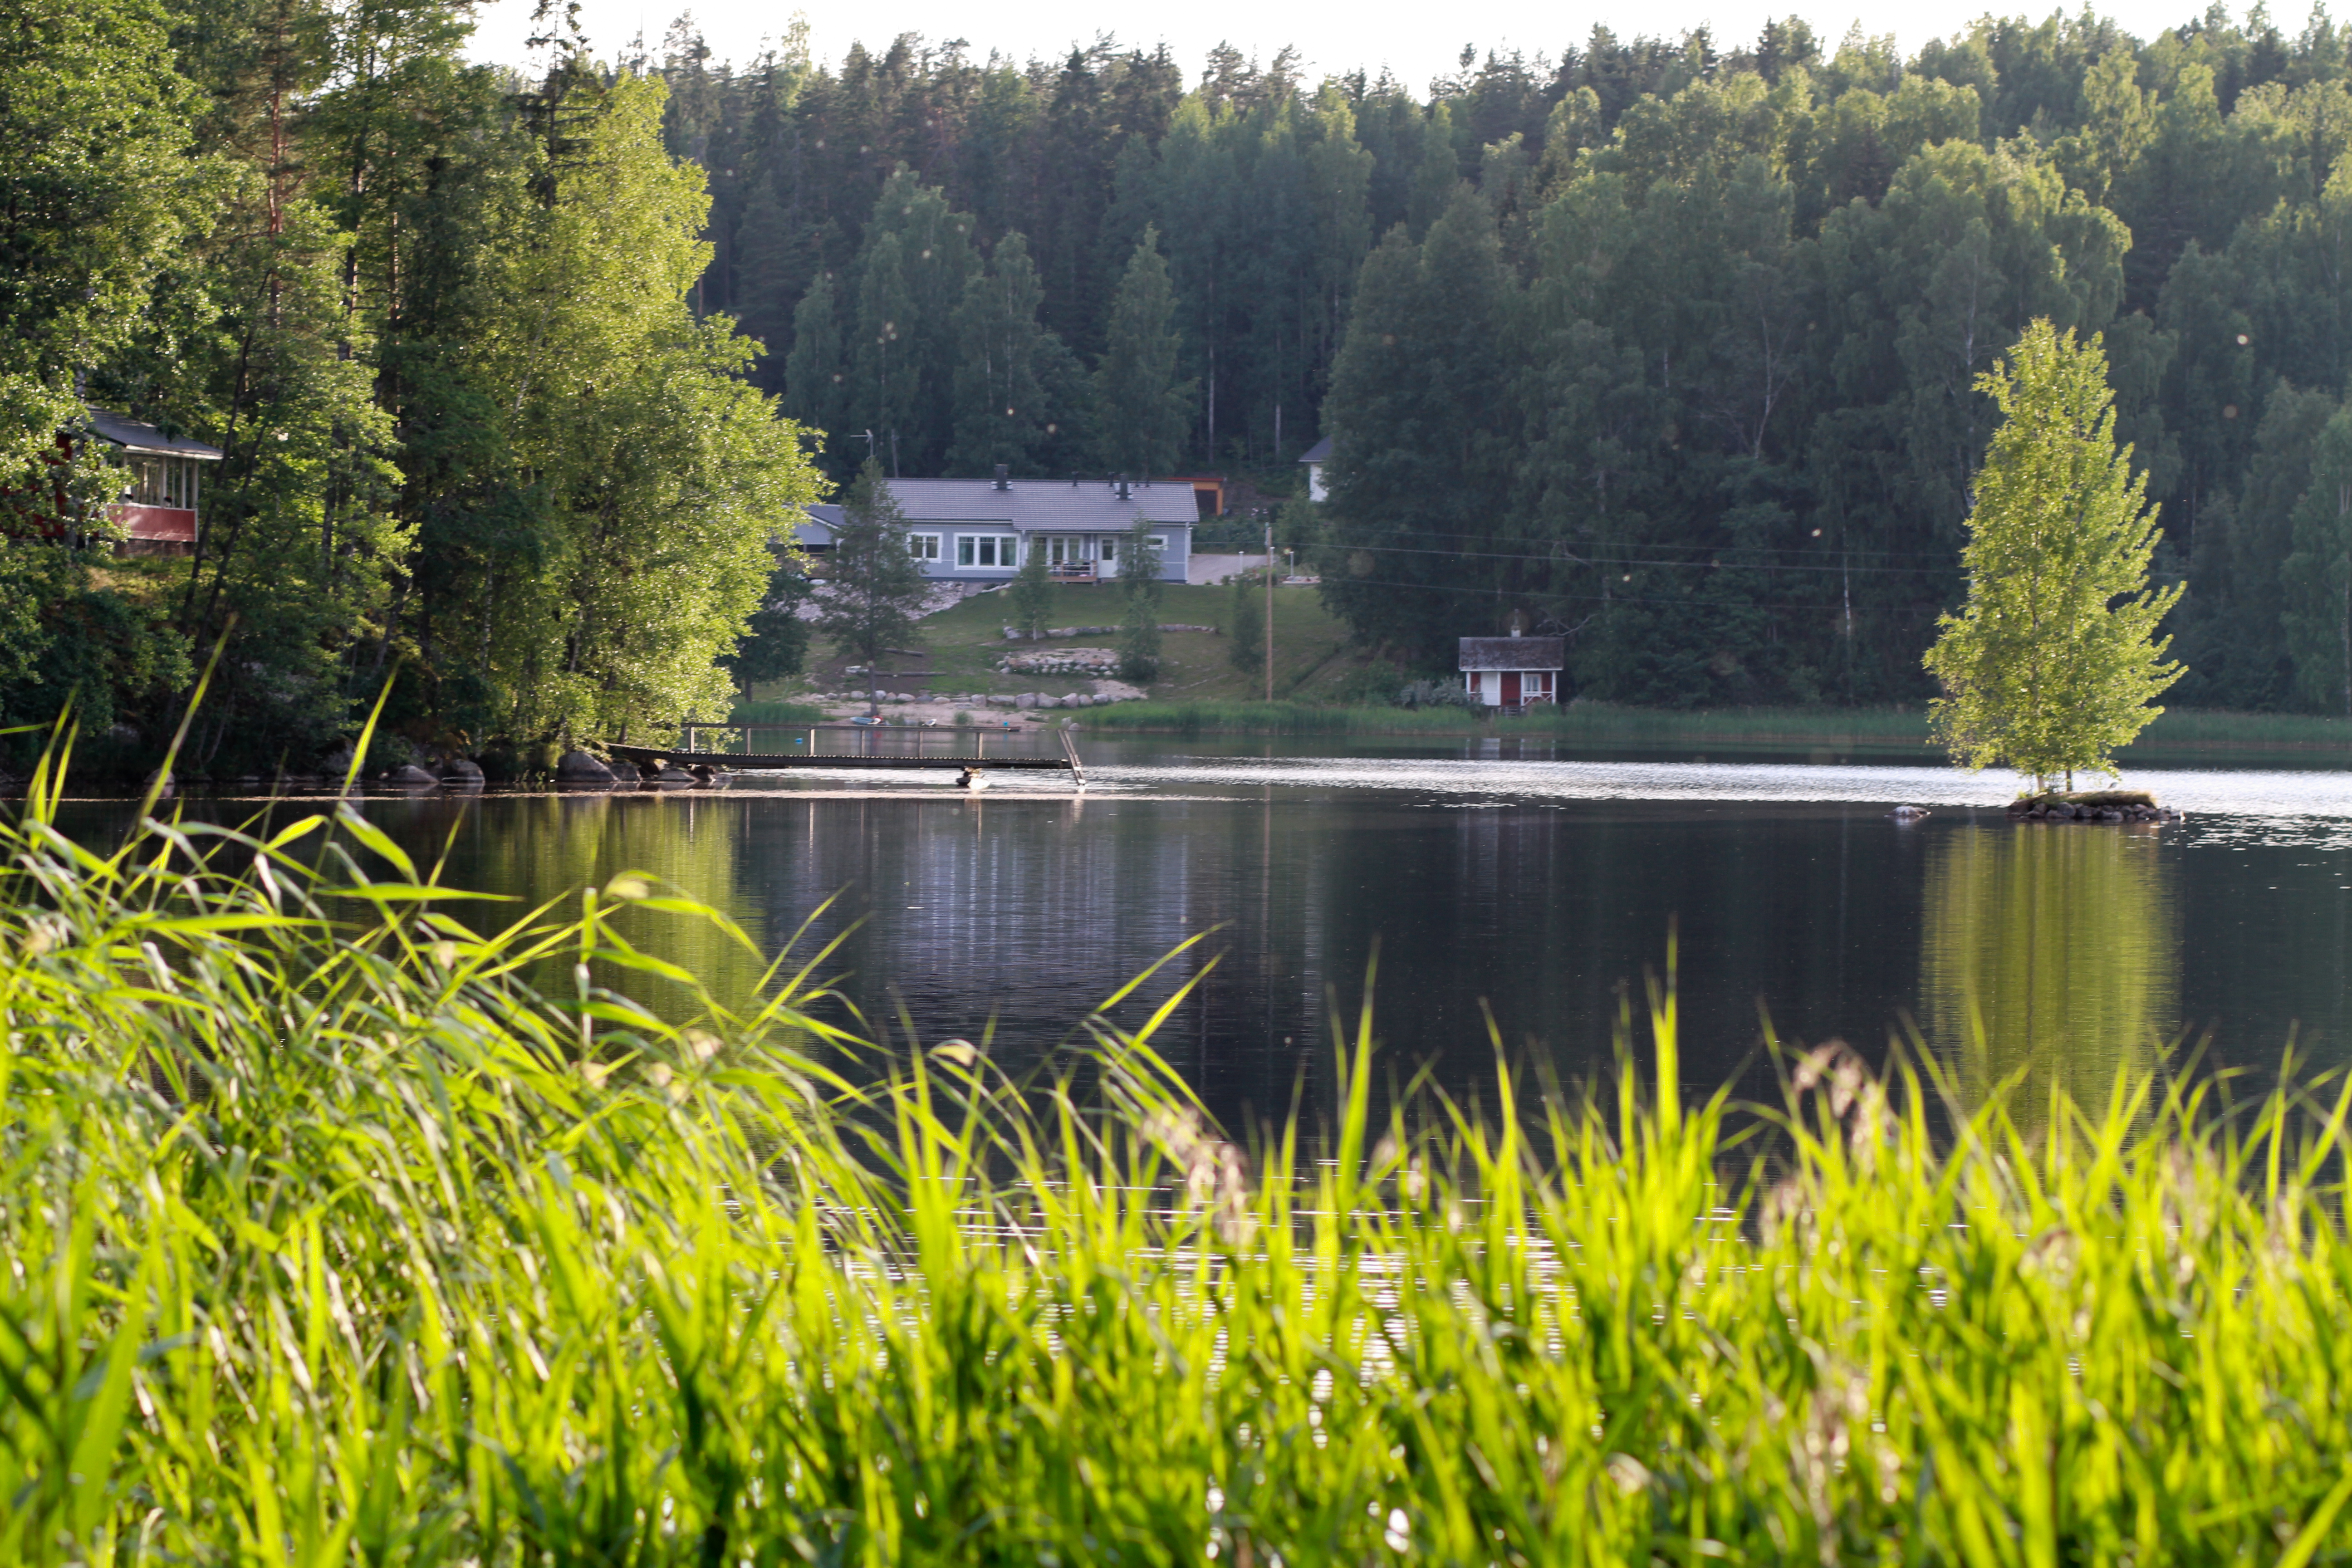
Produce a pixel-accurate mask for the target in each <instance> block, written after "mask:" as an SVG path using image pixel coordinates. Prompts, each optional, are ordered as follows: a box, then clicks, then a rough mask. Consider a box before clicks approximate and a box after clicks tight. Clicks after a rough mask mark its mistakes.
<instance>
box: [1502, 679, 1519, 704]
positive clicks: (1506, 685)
mask: <svg viewBox="0 0 2352 1568" xmlns="http://www.w3.org/2000/svg"><path fill="white" fill-rule="evenodd" d="M1518 705H1519V672H1518V671H1517V670H1516V669H1507V670H1505V671H1503V706H1504V707H1506V708H1517V706H1518Z"/></svg>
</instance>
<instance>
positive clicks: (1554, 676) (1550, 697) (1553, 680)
mask: <svg viewBox="0 0 2352 1568" xmlns="http://www.w3.org/2000/svg"><path fill="white" fill-rule="evenodd" d="M1515 673H1516V674H1517V676H1518V678H1519V705H1520V706H1521V707H1527V706H1529V705H1531V704H1534V703H1538V702H1557V701H1559V671H1558V670H1553V669H1523V670H1518V671H1516V672H1515ZM1462 689H1463V690H1465V691H1466V692H1468V693H1469V694H1470V695H1471V697H1472V698H1474V699H1475V700H1477V701H1479V702H1481V703H1483V704H1485V705H1486V707H1489V708H1500V707H1501V706H1502V705H1503V671H1501V670H1499V669H1473V670H1468V671H1465V673H1464V675H1463V677H1462Z"/></svg>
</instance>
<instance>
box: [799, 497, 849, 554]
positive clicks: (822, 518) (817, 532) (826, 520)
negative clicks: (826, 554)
mask: <svg viewBox="0 0 2352 1568" xmlns="http://www.w3.org/2000/svg"><path fill="white" fill-rule="evenodd" d="M801 510H803V511H804V512H806V513H807V514H808V518H807V521H804V522H803V523H802V524H801V525H800V527H799V529H798V530H797V531H796V533H797V535H798V538H799V541H800V542H801V543H803V544H816V545H826V544H831V543H832V542H833V531H834V530H835V529H836V528H839V527H840V526H841V509H840V508H839V507H837V506H811V507H803V508H802V509H801Z"/></svg>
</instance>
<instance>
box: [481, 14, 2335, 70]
mask: <svg viewBox="0 0 2352 1568" xmlns="http://www.w3.org/2000/svg"><path fill="white" fill-rule="evenodd" d="M2058 8H2059V7H2058V6H2057V5H2053V3H2052V0H2023V3H2021V0H2011V3H2009V4H2005V5H2001V4H1995V5H1988V3H1987V0H1916V3H1913V4H1895V3H1894V0H1873V3H1871V4H1868V5H1855V4H1854V3H1853V0H1841V4H1840V5H1839V8H1838V9H1835V10H1833V11H1832V10H1822V9H1811V8H1808V7H1806V6H1805V5H1801V4H1798V5H1791V4H1790V3H1789V0H1779V3H1778V4H1772V3H1768V0H1752V3H1748V0H1741V3H1733V0H1653V3H1652V4H1648V5H1615V6H1602V7H1597V8H1581V7H1580V8H1569V7H1564V6H1561V5H1557V4H1551V3H1544V0H1485V3H1483V4H1481V5H1477V6H1475V7H1473V8H1467V9H1465V10H1464V11H1463V12H1461V13H1459V14H1458V15H1459V16H1460V17H1461V23H1460V25H1458V26H1453V27H1449V28H1446V29H1445V30H1444V32H1442V33H1441V32H1436V31H1433V30H1432V23H1433V18H1436V17H1440V16H1444V15H1445V11H1444V9H1443V8H1441V7H1439V6H1431V5H1404V4H1400V3H1399V0H1385V3H1378V4H1372V5H1365V4H1362V3H1361V0H1354V3H1345V0H1251V3H1250V4H1246V5H1244V4H1236V3H1234V0H1208V3H1206V4H1193V5H1167V6H1158V5H1155V6H1141V5H1139V6H1131V7H1129V6H1107V5H1102V4H1100V3H1099V0H1095V3H1091V4H1087V3H1082V0H1023V3H1022V4H1020V5H1007V6H996V7H974V6H973V5H970V4H968V3H966V4H958V3H956V0H885V3H884V4H881V5H856V6H849V5H811V6H808V7H806V9H805V13H804V14H805V15H806V16H807V18H808V23H809V32H810V43H811V47H812V48H813V50H814V53H815V55H816V57H817V58H819V59H820V60H824V61H837V60H839V59H840V58H841V56H842V53H843V51H845V49H846V48H847V47H849V46H850V44H851V43H853V42H856V41H859V40H863V41H864V42H865V43H866V45H867V46H868V47H881V46H883V45H887V43H888V42H889V41H890V39H891V38H892V37H895V36H896V35H898V34H899V33H902V32H914V33H920V34H922V35H923V36H924V37H927V38H929V39H931V40H933V41H935V42H940V43H944V42H946V41H948V40H950V39H953V38H959V37H960V38H962V39H964V40H965V41H966V42H967V43H968V44H969V45H970V46H971V52H972V53H973V54H974V55H975V56H977V57H980V58H986V56H987V54H988V53H989V51H990V50H992V49H994V50H997V51H999V52H1001V53H1003V54H1007V55H1010V56H1012V57H1013V58H1015V59H1020V60H1026V59H1028V58H1031V57H1033V56H1043V57H1048V58H1052V57H1058V56H1060V55H1062V54H1064V53H1066V51H1067V50H1068V48H1069V47H1070V46H1071V44H1072V43H1074V42H1085V41H1088V40H1091V39H1092V38H1093V37H1094V36H1095V35H1096V34H1097V32H1098V31H1101V30H1104V29H1105V28H1108V29H1109V30H1110V31H1112V32H1113V33H1115V34H1116V36H1117V37H1118V41H1119V42H1120V43H1121V44H1126V45H1135V44H1140V45H1142V46H1144V47H1150V46H1151V45H1154V44H1158V43H1161V42H1165V43H1166V44H1167V45H1168V46H1169V47H1170V49H1171V51H1172V52H1173V54H1174V55H1175V57H1176V58H1177V60H1178V62H1179V63H1180V64H1181V65H1182V66H1183V67H1184V69H1185V73H1186V79H1187V81H1188V82H1190V81H1193V80H1197V79H1198V78H1199V75H1200V70H1201V63H1202V59H1203V58H1205V57H1206V55H1207V54H1208V52H1209V50H1210V49H1211V48H1213V47H1215V46H1216V45H1217V44H1219V43H1221V42H1229V43H1232V44H1233V45H1234V46H1235V47H1238V48H1239V49H1241V50H1242V51H1243V52H1244V54H1254V55H1255V56H1256V57H1257V58H1259V59H1261V60H1265V59H1270V58H1273V56H1274V54H1275V52H1276V50H1278V49H1280V48H1281V47H1284V46H1285V45H1289V46H1292V47H1296V48H1297V50H1298V51H1299V53H1300V54H1301V55H1303V56H1304V57H1305V58H1306V60H1307V72H1306V74H1307V79H1310V80H1312V79H1315V78H1317V77H1318V76H1321V75H1323V74H1325V73H1329V72H1343V71H1352V70H1354V69H1356V68H1359V67H1361V68H1364V69H1366V70H1368V71H1370V72H1372V73H1373V74H1375V75H1377V74H1378V73H1379V71H1380V70H1381V68H1382V67H1386V68H1389V69H1390V70H1391V71H1392V72H1394V73H1395V75H1396V77H1397V79H1399V80H1400V81H1402V82H1404V83H1405V84H1407V85H1408V86H1409V87H1411V88H1412V89H1414V90H1416V91H1425V90H1426V89H1427V88H1428V84H1429V82H1430V80H1431V79H1432V78H1433V77H1437V76H1440V75H1444V74H1448V73H1451V72H1452V71H1453V70H1454V64H1455V61H1456V60H1457V59H1458V58H1459V57H1460V55H1461V52H1462V47H1463V45H1465V43H1475V44H1476V45H1477V47H1478V48H1479V50H1480V51H1481V52H1482V53H1483V52H1485V51H1486V49H1487V48H1489V47H1498V48H1517V49H1520V50H1522V51H1524V52H1525V53H1526V54H1528V55H1529V56H1534V55H1536V54H1538V53H1540V54H1544V55H1549V56H1555V57H1556V56H1557V55H1558V54H1559V49H1560V46H1561V45H1562V44H1563V43H1566V42H1580V41H1581V40H1582V39H1583V37H1585V35H1586V34H1587V33H1588V32H1590V31H1591V28H1592V26H1593V25H1594V24H1595V23H1600V24H1603V25H1605V26H1609V27H1610V28H1612V29H1613V30H1614V31H1615V32H1616V33H1617V34H1618V36H1619V37H1633V36H1635V35H1637V34H1648V35H1651V36H1653V37H1679V36H1680V35H1682V34H1683V33H1684V32H1685V31H1687V30H1689V29H1691V28H1693V27H1696V26H1701V25H1705V26H1710V27H1712V28H1713V29H1714V32H1715V37H1716V42H1717V47H1730V46H1732V45H1735V44H1738V43H1744V42H1747V41H1748V40H1750V39H1752V38H1754V37H1755V36H1756V34H1757V32H1758V30H1759V28H1760V27H1761V26H1763V23H1764V21H1765V19H1766V18H1767V17H1768V16H1776V15H1787V14H1790V13H1791V12H1793V13H1794V14H1796V15H1798V16H1803V17H1804V18H1805V20H1806V21H1807V22H1808V23H1810V24H1811V26H1812V28H1813V31H1814V32H1815V33H1816V34H1818V35H1820V36H1821V37H1822V38H1823V40H1824V42H1825V43H1829V44H1831V45H1832V46H1833V45H1834V43H1835V41H1836V40H1837V39H1838V38H1839V37H1843V35H1844V33H1845V31H1846V29H1847V27H1848V26H1852V25H1854V24H1857V23H1858V24H1860V26H1861V27H1862V29H1863V31H1864V32H1865V33H1869V34H1873V35H1877V34H1884V33H1892V34H1894V35H1895V39H1896V41H1897V43H1898V44H1899V45H1900V46H1901V47H1902V49H1903V52H1904V53H1905V54H1906V55H1907V54H1909V53H1911V52H1912V51H1913V50H1915V49H1916V48H1917V47H1919V45H1920V44H1921V43H1922V42H1924V41H1926V40H1927V39H1928V38H1931V37H1943V36H1948V35H1949V34H1952V33H1955V32H1958V31H1959V30H1960V29H1961V28H1963V27H1965V26H1967V25H1968V23H1969V20H1970V19H1971V18H1973V17H1975V16H1979V15H1981V14H1983V13H1984V12H1985V11H1987V10H1988V9H1992V10H1998V11H2002V12H2018V11H2022V12H2024V13H2026V14H2028V15H2030V16H2033V17H2035V18H2036V19H2037V20H2038V19H2039V18H2040V17H2041V16H2044V15H2047V14H2048V13H2049V12H2050V11H2052V10H2053V9H2058ZM2063 8H2064V9H2067V10H2070V11H2071V10H2073V9H2074V5H2073V4H2069V5H2065V6H2064V7H2063ZM531 9H532V0H488V3H486V4H485V5H483V6H482V8H481V10H480V12H479V14H478V15H479V19H480V20H479V26H478V30H477V31H476V33H475V36H474V51H473V52H474V54H475V56H476V58H480V59H485V60H492V61H498V62H500V63H504V64H509V65H518V66H519V65H522V64H525V63H526V61H527V58H528V56H527V52H526V50H525V49H524V47H523V40H524V39H525V38H527V37H530V31H531V27H530V16H531ZM796 9H800V8H799V7H795V6H793V5H789V4H786V5H777V4H762V3H761V0H698V3H694V0H581V5H580V17H581V24H582V26H583V28H584V29H585V31H586V32H587V35H588V40H589V43H590V45H591V47H593V48H594V50H595V51H596V52H597V53H598V54H599V55H603V56H606V57H608V58H609V57H610V56H612V55H614V54H615V53H617V52H619V51H620V50H621V48H622V47H624V46H625V45H627V44H628V43H629V42H630V40H632V39H633V38H635V37H639V36H641V35H642V36H643V37H644V38H645V39H646V42H647V44H648V45H650V46H653V47H656V49H657V48H658V47H659V45H660V42H661V37H662V35H663V33H664V32H665V31H667V28H668V26H669V24H670V22H671V21H672V20H673V19H674V18H675V17H676V16H677V15H678V13H679V12H680V11H684V10H691V11H692V12H693V14H694V16H695V19H696V20H697V22H698V24H699V25H700V27H701V30H702V34H703V37H705V38H706V39H708V40H709V44H710V47H711V48H712V50H713V52H714V53H715V54H716V55H717V57H718V58H720V59H735V60H748V59H750V58H752V57H753V56H754V55H756V54H757V53H758V52H759V50H760V47H761V41H762V40H763V39H768V38H773V37H778V36H780V35H782V32H783V31H784V29H785V28H786V27H787V26H790V24H791V21H792V18H793V13H794V11H795V10H796ZM2095 9H2096V10H2098V11H2099V12H2100V13H2101V14H2102V15H2105V16H2111V17H2113V18H2114V19H2115V20H2116V21H2117V22H2119V23H2121V24H2122V25H2123V26H2124V27H2125V29H2126V31H2128V32H2131V33H2133V34H2136V35H2137V36H2138V37H2148V36H2149V35H2151V34H2153V33H2155V32H2157V31H2158V30H2160V29H2162V28H2165V27H2170V26H2179V24H2180V23H2182V22H2185V21H2188V20H2189V19H2190V18H2191V17H2192V16H2196V15H2198V14H2200V13H2201V12H2202V11H2203V9H2204V5H2203V4H2202V3H2201V0H2107V3H2105V4H2100V5H2096V6H2095ZM2277 12H2278V15H2279V17H2280V20H2281V22H2282V24H2283V25H2284V26H2289V27H2294V26H2300V24H2301V19H2302V18H2301V15H2300V12H2301V7H2299V6H2297V5H2294V4H2293V3H2292V0H2289V3H2287V4H2283V5H2279V6H2278V7H2277ZM2290 12H2294V16H2292V17H2290V16H2289V15H2288V14H2289V13H2290Z"/></svg>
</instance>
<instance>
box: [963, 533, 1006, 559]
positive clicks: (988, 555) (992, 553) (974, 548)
mask: <svg viewBox="0 0 2352 1568" xmlns="http://www.w3.org/2000/svg"><path fill="white" fill-rule="evenodd" d="M1020 563H1021V536H1020V535H1019V534H1014V533H963V534H958V535H957V536H956V564H957V565H959V566H1018V565H1019V564H1020Z"/></svg>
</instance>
